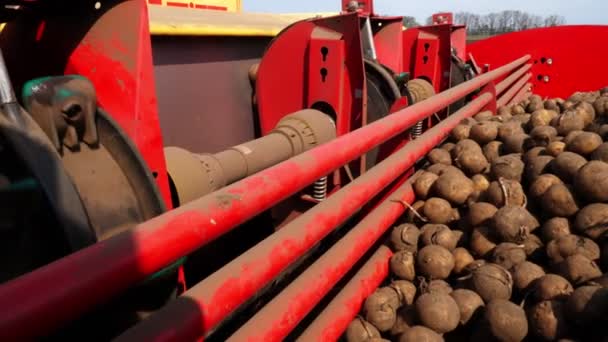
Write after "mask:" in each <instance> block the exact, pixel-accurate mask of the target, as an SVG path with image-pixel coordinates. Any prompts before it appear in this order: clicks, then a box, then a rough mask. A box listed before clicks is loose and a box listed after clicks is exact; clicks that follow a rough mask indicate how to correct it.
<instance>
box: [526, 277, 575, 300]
mask: <svg viewBox="0 0 608 342" xmlns="http://www.w3.org/2000/svg"><path fill="white" fill-rule="evenodd" d="M572 291H574V289H573V288H572V284H570V282H569V281H568V280H567V279H566V278H564V277H562V276H559V275H557V274H551V273H549V274H545V275H544V276H542V277H540V278H539V279H538V280H537V281H536V282H535V284H534V293H533V294H534V298H536V300H537V301H543V300H553V299H566V298H568V296H570V295H571V294H572Z"/></svg>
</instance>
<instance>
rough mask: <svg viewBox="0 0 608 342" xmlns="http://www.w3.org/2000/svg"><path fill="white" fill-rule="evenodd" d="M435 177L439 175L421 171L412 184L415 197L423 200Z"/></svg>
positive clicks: (426, 196)
mask: <svg viewBox="0 0 608 342" xmlns="http://www.w3.org/2000/svg"><path fill="white" fill-rule="evenodd" d="M437 178H439V176H437V175H436V174H434V173H432V172H422V173H421V174H420V175H419V176H418V178H416V180H415V181H414V184H413V187H414V192H415V193H416V198H419V199H423V200H425V199H427V198H428V197H429V194H430V192H431V189H432V188H433V184H434V183H435V181H436V180H437Z"/></svg>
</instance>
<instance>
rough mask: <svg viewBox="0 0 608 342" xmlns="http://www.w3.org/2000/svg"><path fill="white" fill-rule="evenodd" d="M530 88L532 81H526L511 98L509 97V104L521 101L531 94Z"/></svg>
mask: <svg viewBox="0 0 608 342" xmlns="http://www.w3.org/2000/svg"><path fill="white" fill-rule="evenodd" d="M531 89H532V83H530V82H528V83H526V85H524V86H523V87H522V88H521V89H520V90H519V92H518V93H517V94H516V95H515V96H513V99H511V101H509V106H510V105H514V104H517V103H520V102H521V101H523V100H525V99H526V98H528V97H529V96H530V94H531V92H530V90H531Z"/></svg>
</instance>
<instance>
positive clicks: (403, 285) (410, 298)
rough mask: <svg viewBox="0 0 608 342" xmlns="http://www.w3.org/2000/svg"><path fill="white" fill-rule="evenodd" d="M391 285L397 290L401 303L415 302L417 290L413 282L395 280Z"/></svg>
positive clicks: (410, 303) (409, 303)
mask: <svg viewBox="0 0 608 342" xmlns="http://www.w3.org/2000/svg"><path fill="white" fill-rule="evenodd" d="M389 287H390V288H391V289H393V290H395V292H397V294H398V295H399V299H400V302H401V305H412V304H414V298H415V297H416V291H417V290H416V286H415V285H414V284H413V283H411V282H410V281H406V280H394V281H392V282H391V284H390V285H389Z"/></svg>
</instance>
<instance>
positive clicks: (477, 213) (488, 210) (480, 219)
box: [466, 202, 498, 227]
mask: <svg viewBox="0 0 608 342" xmlns="http://www.w3.org/2000/svg"><path fill="white" fill-rule="evenodd" d="M497 211H498V208H496V206H494V205H492V204H490V203H485V202H477V203H473V204H471V205H470V206H469V212H468V214H467V218H466V219H467V224H468V225H469V226H470V227H477V226H482V225H487V224H489V223H490V221H491V220H492V217H494V214H496V212H497Z"/></svg>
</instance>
